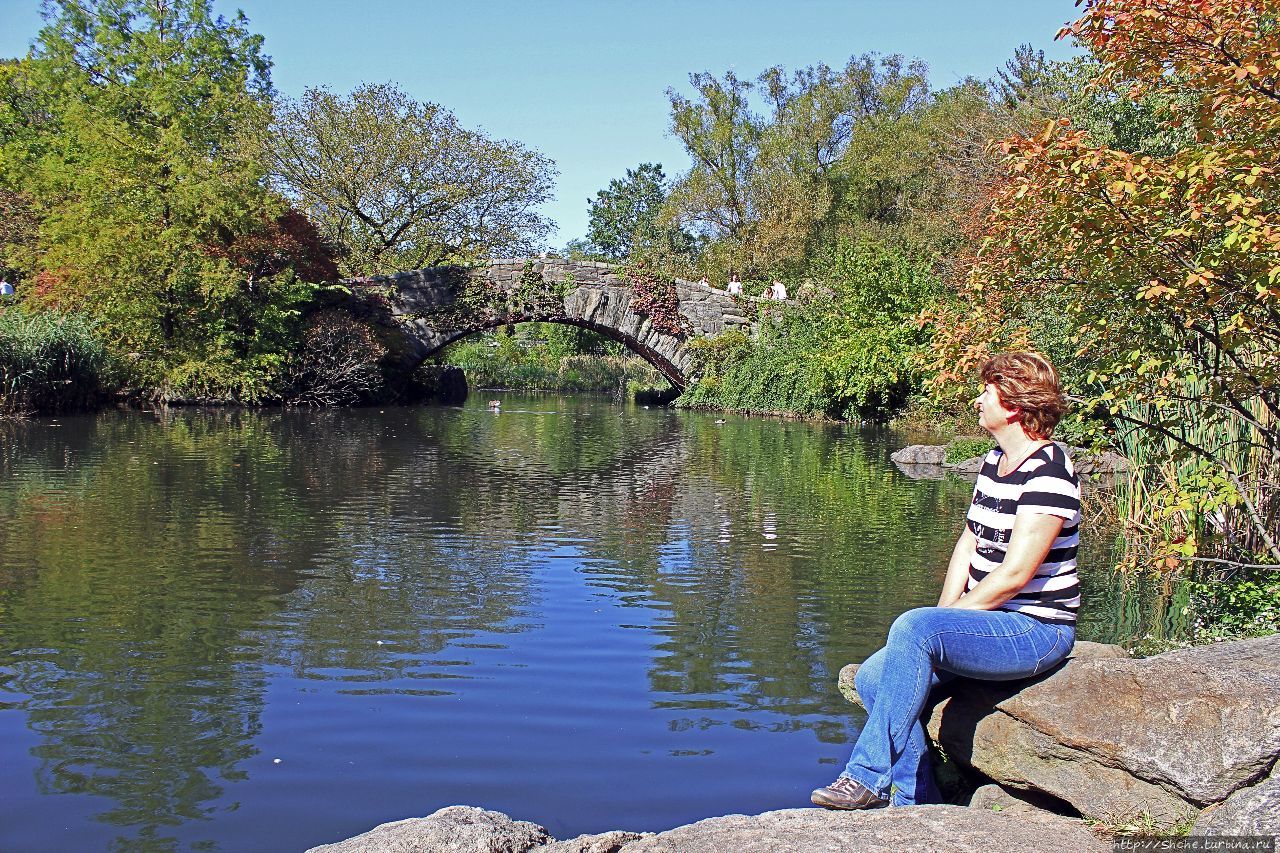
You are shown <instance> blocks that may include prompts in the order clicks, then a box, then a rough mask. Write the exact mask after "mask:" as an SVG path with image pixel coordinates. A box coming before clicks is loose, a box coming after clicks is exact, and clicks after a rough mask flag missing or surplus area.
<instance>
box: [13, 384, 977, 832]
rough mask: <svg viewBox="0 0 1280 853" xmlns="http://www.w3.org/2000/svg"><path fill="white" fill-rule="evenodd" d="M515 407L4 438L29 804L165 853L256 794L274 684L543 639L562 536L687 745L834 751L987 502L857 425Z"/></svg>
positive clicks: (247, 417)
mask: <svg viewBox="0 0 1280 853" xmlns="http://www.w3.org/2000/svg"><path fill="white" fill-rule="evenodd" d="M525 408H526V409H532V410H534V411H527V410H522V409H520V408H518V407H511V408H509V409H508V410H505V411H503V413H502V414H501V415H500V416H495V415H492V414H490V413H488V412H486V411H484V410H483V409H419V410H408V409H396V410H389V411H388V412H386V413H380V412H376V411H365V412H294V413H250V412H241V411H224V412H213V413H209V412H177V413H169V414H166V415H163V416H149V415H123V416H119V415H112V416H107V417H102V418H96V419H64V420H62V421H60V422H59V424H60V425H59V426H57V427H52V426H50V425H49V424H48V423H47V422H40V423H35V424H28V425H23V426H16V427H13V426H8V427H6V429H9V430H10V432H9V433H7V434H6V436H5V437H6V441H5V444H4V450H3V452H0V477H3V478H4V479H3V482H4V483H5V484H6V485H5V487H4V488H3V489H0V521H3V523H2V524H0V555H3V556H0V650H2V651H6V652H7V651H17V652H21V654H19V655H17V656H16V657H13V658H12V660H13V661H14V662H13V663H12V664H9V665H7V666H5V667H3V668H0V690H3V691H5V692H7V693H11V694H14V697H15V698H13V699H12V700H11V701H10V702H9V703H8V705H9V706H10V707H14V708H17V709H20V710H21V711H22V712H23V713H25V715H26V718H27V720H28V721H29V725H30V727H31V728H32V730H33V731H36V732H37V733H39V735H40V737H41V742H40V744H39V745H38V746H37V747H36V756H37V757H38V759H39V760H40V762H41V765H40V769H39V780H38V785H39V787H40V790H42V791H45V792H66V793H89V794H99V795H103V796H106V797H109V798H111V799H112V800H113V801H114V803H115V806H114V807H113V808H111V809H110V810H109V811H108V812H106V813H104V814H103V815H101V816H100V818H101V819H102V820H103V821H105V822H107V823H110V824H114V825H118V826H121V827H129V828H130V829H129V831H128V832H127V833H125V834H122V835H121V837H120V838H119V839H118V840H117V844H119V845H120V846H125V847H131V846H147V845H156V846H164V845H165V844H167V843H169V842H170V841H171V840H172V838H173V833H174V832H176V831H177V830H175V829H172V828H173V827H176V826H177V825H179V824H183V823H186V822H191V821H198V820H200V819H202V818H207V817H208V816H209V815H210V814H211V813H212V809H213V808H214V803H215V802H216V801H217V800H218V799H219V798H220V797H222V796H223V793H224V792H223V788H224V786H225V783H227V782H229V781H234V780H237V779H239V778H242V772H243V771H242V770H241V769H239V768H240V767H241V766H242V764H243V762H244V761H245V760H246V759H247V758H249V757H250V756H251V755H252V754H253V752H254V747H253V741H254V738H255V736H256V735H257V733H258V732H259V729H260V725H261V723H260V715H261V711H262V704H263V702H264V691H265V689H266V685H267V684H268V682H269V681H270V678H271V672H270V668H271V667H274V666H280V667H285V668H287V670H288V671H289V672H290V673H292V674H293V676H294V677H301V678H315V679H324V680H330V681H334V682H339V683H341V684H342V688H341V689H342V690H347V691H351V692H363V693H376V692H383V691H387V692H391V691H394V692H398V693H404V692H410V693H422V694H428V695H435V694H438V693H448V692H450V691H451V690H453V689H456V684H454V683H452V682H451V681H450V680H449V678H450V677H455V676H459V675H462V674H463V673H462V672H461V671H459V670H458V669H457V668H456V667H455V668H454V669H453V670H451V669H450V667H451V666H452V664H451V662H450V661H449V660H448V659H447V658H448V657H449V655H447V654H443V655H442V653H446V652H447V650H448V649H449V648H450V646H453V645H458V644H461V643H462V642H463V641H464V640H466V639H467V638H473V637H477V636H481V637H484V638H486V641H487V642H491V643H492V642H500V641H501V640H500V638H501V635H503V634H504V633H510V632H517V631H522V630H525V629H527V628H528V627H529V626H530V625H532V624H536V622H537V620H538V619H539V618H540V617H539V615H538V614H539V612H540V602H539V601H538V599H537V596H538V595H540V594H542V593H541V592H540V589H541V588H540V586H539V584H538V578H537V572H538V566H539V565H540V563H539V559H540V555H542V554H543V553H544V552H545V550H546V549H547V547H548V542H549V541H550V540H555V541H572V542H573V548H574V549H575V550H576V552H577V553H578V554H579V555H580V557H581V559H580V566H581V568H580V571H581V572H582V573H583V575H584V577H585V579H586V581H587V583H589V584H591V585H595V586H597V587H599V588H601V590H602V591H607V592H608V593H609V594H611V595H612V596H614V598H615V601H616V602H617V603H618V604H619V605H621V606H624V607H631V608H633V609H634V610H635V612H636V621H637V622H640V621H641V620H643V621H644V622H645V623H646V627H647V628H648V629H649V630H650V631H652V632H653V633H654V634H655V635H656V636H657V637H659V638H660V639H659V641H658V645H657V656H656V657H655V659H654V660H653V661H652V662H651V663H650V665H649V681H650V684H651V686H652V690H653V693H654V698H653V703H654V706H655V707H656V708H658V709H660V710H662V711H664V712H666V713H669V714H670V715H671V720H670V725H671V726H672V727H673V728H680V727H690V726H706V725H723V724H732V725H737V726H741V727H751V726H759V725H765V726H771V727H784V728H785V727H790V728H794V727H811V728H814V729H815V730H816V731H817V732H818V736H820V737H823V738H833V737H839V736H841V735H842V729H840V727H833V726H832V725H831V724H830V723H829V722H824V721H826V720H829V719H830V714H831V711H832V709H833V708H838V707H839V706H838V704H837V703H838V702H839V700H838V698H837V697H836V696H835V693H834V673H835V671H836V670H837V669H838V667H839V666H840V665H842V664H843V663H846V662H848V661H849V660H853V659H857V658H859V657H861V656H864V655H865V654H867V653H869V652H870V651H871V650H872V649H873V648H874V646H875V644H876V643H878V642H879V640H880V639H881V638H882V636H883V631H884V629H885V627H887V624H888V621H889V619H891V618H892V615H893V614H894V613H896V612H898V611H900V610H901V609H903V608H904V607H906V606H910V605H911V604H914V603H921V602H923V601H926V600H928V599H929V598H930V597H931V596H933V595H936V584H937V576H938V572H940V570H941V563H942V561H943V560H944V559H945V554H943V555H942V557H941V558H940V557H939V554H940V552H941V551H942V550H944V549H945V548H947V547H949V545H950V542H951V540H952V537H953V535H954V530H953V528H954V527H955V526H957V525H958V523H959V509H958V508H957V507H962V506H963V502H964V499H965V498H966V497H967V490H968V487H967V486H966V485H964V484H959V485H957V484H951V483H947V482H941V483H930V484H920V483H907V482H906V481H905V480H904V479H902V478H901V477H900V475H898V474H897V473H896V472H895V471H894V470H893V469H892V467H891V466H890V465H889V463H888V462H887V449H886V447H885V446H884V445H882V444H878V443H876V441H874V440H872V441H871V442H870V443H868V442H867V441H865V440H864V439H865V436H863V437H857V436H853V435H850V434H849V433H848V432H846V431H845V430H844V429H841V428H830V429H824V428H815V427H813V426H812V425H806V424H778V423H775V422H760V421H734V422H731V423H729V424H726V425H724V426H716V425H715V424H714V423H713V422H712V419H710V418H706V417H702V416H698V415H691V414H682V413H674V412H657V411H650V412H641V411H637V410H622V411H610V412H601V410H600V408H599V406H598V404H594V403H578V402H574V401H553V400H549V401H547V402H540V403H537V404H534V405H530V406H527V407H525ZM548 411H554V412H555V414H546V412H548ZM9 439H11V440H9ZM770 537H772V538H770ZM922 567H925V568H922ZM928 567H934V568H928ZM379 641H382V643H383V644H382V645H379ZM445 676H448V677H445ZM3 707H5V706H0V708H3ZM760 712H766V713H764V714H762V713H760ZM837 730H839V733H837ZM192 832H198V831H195V830H190V829H188V830H187V831H186V832H185V834H186V835H190V834H191V833H192Z"/></svg>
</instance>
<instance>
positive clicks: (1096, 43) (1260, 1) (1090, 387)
mask: <svg viewBox="0 0 1280 853" xmlns="http://www.w3.org/2000/svg"><path fill="white" fill-rule="evenodd" d="M1278 20H1280V4H1278V3H1276V2H1275V0H1086V2H1085V3H1084V4H1083V12H1082V14H1081V16H1080V18H1079V19H1078V20H1077V21H1075V22H1074V23H1072V24H1070V25H1069V26H1068V27H1066V28H1064V30H1063V31H1062V33H1061V34H1060V35H1063V36H1066V35H1070V36H1074V37H1075V38H1077V39H1078V40H1080V41H1081V42H1082V43H1083V44H1084V45H1085V46H1086V47H1088V48H1089V49H1090V51H1092V53H1093V55H1094V57H1095V58H1096V60H1097V61H1098V63H1099V66H1098V73H1097V75H1096V78H1095V79H1094V81H1093V82H1092V84H1091V85H1092V87H1093V89H1094V91H1096V92H1100V93H1104V94H1106V95H1109V96H1112V97H1116V98H1121V99H1129V100H1130V101H1139V100H1142V99H1151V98H1153V97H1154V98H1156V99H1158V102H1159V103H1161V104H1163V109H1162V113H1161V114H1160V115H1159V116H1158V118H1159V122H1160V124H1161V125H1162V126H1163V127H1164V128H1165V129H1167V130H1169V131H1171V132H1173V133H1174V134H1175V135H1176V136H1177V137H1179V138H1180V139H1182V140H1184V141H1183V142H1182V143H1181V144H1180V145H1178V146H1176V150H1172V151H1165V152H1159V151H1157V152H1155V153H1150V152H1145V151H1142V150H1136V151H1126V150H1119V149H1117V148H1115V147H1108V146H1107V145H1106V144H1103V143H1102V142H1100V141H1099V140H1098V139H1096V138H1095V137H1094V136H1093V135H1092V134H1091V133H1090V132H1089V131H1088V130H1087V129H1085V128H1083V127H1079V126H1076V125H1075V124H1073V123H1072V121H1071V120H1070V119H1068V118H1067V117H1061V118H1057V119H1053V120H1049V121H1047V122H1045V123H1044V124H1043V126H1042V127H1041V128H1040V129H1039V131H1038V132H1036V133H1034V134H1027V135H1012V136H1010V137H1008V138H1006V139H1004V140H1002V141H1001V142H999V143H998V150H999V151H1000V153H1002V154H1003V155H1004V170H1003V173H1002V175H1001V177H1000V180H999V181H998V183H997V185H996V186H995V188H994V201H993V204H992V206H991V208H990V210H991V213H990V218H989V219H988V226H987V232H986V235H985V238H984V241H983V243H982V246H981V251H980V253H979V255H978V257H977V260H976V263H975V264H974V266H973V269H972V276H971V278H970V281H969V285H968V289H967V291H966V292H965V293H964V294H963V297H964V300H965V301H967V302H968V303H969V304H970V306H974V305H978V306H981V311H974V310H963V309H953V310H952V311H951V312H949V313H944V314H942V315H934V316H933V317H932V318H930V319H932V320H934V321H935V324H934V325H935V329H936V331H937V335H936V338H935V340H936V349H935V365H934V366H935V374H936V375H937V376H938V377H939V379H941V380H946V379H948V378H951V377H954V376H957V375H961V374H964V373H966V372H968V373H970V374H971V373H972V370H973V368H974V367H975V366H976V365H977V363H978V362H979V361H980V360H981V359H983V358H985V357H986V355H987V354H988V353H989V352H990V351H991V350H993V349H995V348H998V347H1003V346H1008V345H1010V344H1011V343H1017V344H1024V343H1026V342H1027V341H1028V340H1029V339H1030V338H1034V335H1031V334H1029V331H1028V330H1029V329H1030V328H1031V327H1032V326H1033V325H1034V324H1033V323H1032V322H1031V319H1032V317H1033V315H1034V314H1035V313H1036V312H1037V311H1042V310H1043V309H1044V308H1045V306H1046V305H1054V306H1062V307H1065V308H1067V309H1068V310H1069V312H1070V318H1071V331H1070V341H1071V342H1072V343H1073V344H1074V346H1075V347H1076V351H1077V355H1078V358H1079V359H1080V361H1079V362H1078V364H1085V365H1088V366H1089V367H1090V368H1091V369H1089V370H1087V371H1083V370H1082V371H1081V372H1082V373H1083V375H1077V376H1074V377H1072V379H1073V383H1074V386H1075V387H1074V390H1075V391H1076V392H1077V393H1078V394H1079V395H1080V397H1081V401H1082V408H1083V409H1084V410H1085V411H1089V412H1093V413H1094V414H1097V415H1099V416H1101V420H1102V422H1103V423H1105V424H1106V425H1107V426H1109V427H1110V428H1112V429H1114V430H1116V431H1117V432H1119V433H1120V434H1124V433H1125V432H1126V431H1127V430H1137V434H1138V435H1139V436H1140V439H1141V440H1142V441H1143V442H1144V446H1145V448H1146V450H1148V451H1151V452H1152V456H1151V458H1152V460H1153V462H1154V461H1156V460H1157V457H1160V458H1164V459H1166V461H1168V460H1171V461H1172V463H1173V465H1172V466H1171V467H1169V468H1167V469H1166V470H1168V471H1175V472H1177V473H1176V476H1171V477H1169V478H1168V479H1167V481H1166V482H1163V483H1161V484H1159V486H1158V488H1155V489H1154V490H1153V492H1152V501H1153V505H1154V506H1155V508H1156V509H1157V511H1158V514H1161V516H1162V517H1163V518H1165V519H1166V520H1167V519H1173V518H1174V517H1175V516H1177V517H1179V518H1181V519H1183V522H1180V523H1178V524H1172V525H1166V527H1165V528H1164V530H1163V533H1164V537H1163V541H1162V542H1159V543H1157V549H1156V552H1157V556H1159V555H1161V554H1163V555H1172V556H1174V557H1178V558H1182V559H1194V558H1196V555H1197V554H1199V555H1201V557H1200V558H1201V559H1203V558H1204V557H1203V554H1204V553H1205V550H1206V548H1207V547H1209V546H1210V543H1207V542H1205V541H1204V540H1205V537H1206V536H1210V535H1211V537H1210V538H1212V543H1211V547H1212V549H1213V550H1214V552H1215V554H1216V555H1217V557H1219V558H1223V557H1225V558H1228V559H1230V560H1233V561H1237V562H1238V561H1241V560H1247V559H1249V558H1250V557H1252V558H1255V559H1264V560H1267V561H1268V562H1280V543H1278V541H1277V540H1278V537H1277V526H1278V525H1280V180H1278V175H1277V170H1278V169H1280V26H1278V25H1277V22H1278ZM1157 449H1159V450H1160V451H1161V452H1160V453H1155V450H1157ZM1162 559H1168V557H1167V556H1166V557H1164V558H1162Z"/></svg>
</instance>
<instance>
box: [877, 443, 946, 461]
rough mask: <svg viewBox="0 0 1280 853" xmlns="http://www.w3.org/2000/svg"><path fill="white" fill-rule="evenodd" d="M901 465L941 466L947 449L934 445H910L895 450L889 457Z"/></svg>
mask: <svg viewBox="0 0 1280 853" xmlns="http://www.w3.org/2000/svg"><path fill="white" fill-rule="evenodd" d="M889 458H890V459H892V460H893V461H894V462H898V463H900V464H903V465H941V464H942V463H943V462H944V461H946V458H947V449H946V448H945V447H941V446H939V445H936V444H912V445H908V446H907V447H904V448H902V449H901V450H896V451H894V452H893V453H892V454H890V456H889Z"/></svg>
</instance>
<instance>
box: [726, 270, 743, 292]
mask: <svg viewBox="0 0 1280 853" xmlns="http://www.w3.org/2000/svg"><path fill="white" fill-rule="evenodd" d="M725 290H726V291H727V292H728V294H729V295H730V296H741V295H742V282H740V281H738V274H737V273H736V272H735V273H730V274H729V286H728V287H727V288H725Z"/></svg>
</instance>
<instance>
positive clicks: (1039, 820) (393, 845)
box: [309, 806, 1111, 853]
mask: <svg viewBox="0 0 1280 853" xmlns="http://www.w3.org/2000/svg"><path fill="white" fill-rule="evenodd" d="M783 850H786V851H791V850H804V851H832V853H835V851H841V853H859V851H866V853H871V851H876V853H880V851H895V853H896V851H900V850H930V851H939V853H988V851H992V850H1018V851H1028V853H1037V852H1038V851H1044V853H1059V851H1062V850H1071V851H1083V853H1088V851H1098V853H1105V851H1110V850H1111V842H1110V841H1106V840H1103V839H1101V838H1099V837H1098V836H1096V835H1094V834H1093V833H1092V832H1091V831H1089V829H1088V828H1087V827H1086V826H1085V825H1084V824H1083V823H1082V822H1081V821H1078V820H1073V819H1071V818H1065V817H1059V816H1058V815H1053V814H1049V813H1047V812H1041V813H1034V814H1017V815H1013V814H1000V813H994V812H989V811H982V810H980V809H966V808H962V807H959V806H916V807H914V808H905V809H880V810H878V811H871V812H831V811H825V810H823V809H786V810H783V811H775V812H765V813H764V814H760V815H754V816H747V815H729V816H727V817H716V818H710V819H708V820H702V821H698V822H697V823H693V824H689V825H688V826H681V827H677V828H675V829H672V830H668V831H667V832H660V833H658V834H656V835H652V834H647V833H643V834H642V833H632V832H618V831H615V832H609V833H604V834H601V835H584V836H579V837H578V838H575V839H572V840H569V841H559V842H557V841H555V840H554V839H552V838H551V837H550V836H549V835H548V834H547V831H546V830H545V829H543V828H542V827H540V826H537V825H536V824H532V823H528V822H526V821H517V820H512V819H511V818H509V817H507V816H506V815H504V814H500V813H498V812H491V811H485V810H484V809H478V808H473V807H470V806H450V807H449V808H445V809H441V810H440V811H438V812H436V813H435V814H433V815H430V816H428V817H424V818H415V819H412V820H401V821H396V822H395V823H385V824H383V825H382V826H379V827H377V828H375V829H372V830H370V831H369V832H366V833H364V834H363V835H357V836H356V837H355V838H349V839H347V840H346V841H342V842H339V843H337V844H326V845H324V846H322V847H315V848H312V850H311V851H309V853H429V851H431V852H432V853H434V851H445V852H446V853H526V851H539V853H614V851H623V853H656V852H657V851H661V853H723V851H733V853H777V851H783Z"/></svg>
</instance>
